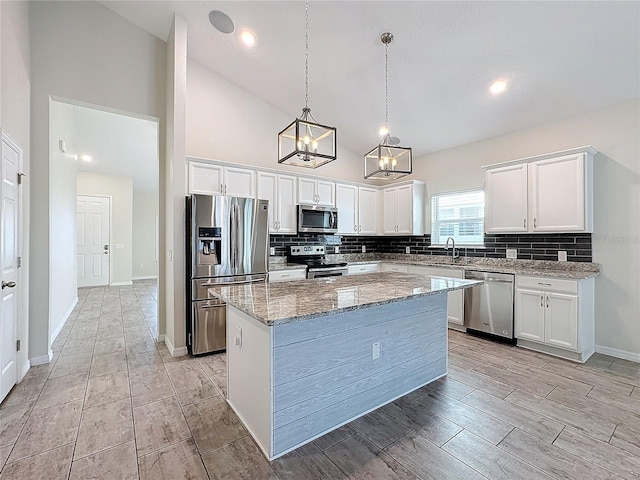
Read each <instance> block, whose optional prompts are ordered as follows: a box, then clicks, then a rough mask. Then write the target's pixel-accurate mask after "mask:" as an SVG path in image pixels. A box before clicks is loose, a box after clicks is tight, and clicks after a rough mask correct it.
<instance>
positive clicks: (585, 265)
mask: <svg viewBox="0 0 640 480" xmlns="http://www.w3.org/2000/svg"><path fill="white" fill-rule="evenodd" d="M280 258H283V259H284V262H283V261H278V260H274V257H272V260H271V262H270V264H269V268H270V270H278V269H280V268H294V267H292V266H291V265H292V264H287V263H285V262H286V258H285V257H280ZM468 258H469V263H464V259H463V258H462V257H461V258H458V259H457V261H456V263H453V264H452V263H451V257H446V256H443V255H416V254H413V255H411V254H409V255H401V254H384V253H383V254H375V253H374V254H371V253H364V254H345V255H340V254H330V255H327V260H328V261H331V262H347V263H348V264H349V265H358V264H365V263H399V264H404V265H417V266H425V267H426V266H429V267H439V268H454V269H458V270H476V271H481V272H496V273H513V274H518V275H529V276H533V277H549V278H566V279H573V280H583V279H586V278H591V277H595V276H597V275H599V274H600V265H599V264H597V263H589V262H553V261H543V260H515V259H513V260H512V259H507V258H478V257H468Z"/></svg>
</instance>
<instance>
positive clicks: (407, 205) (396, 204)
mask: <svg viewBox="0 0 640 480" xmlns="http://www.w3.org/2000/svg"><path fill="white" fill-rule="evenodd" d="M424 191H425V184H424V182H418V181H415V180H414V181H412V182H410V183H408V184H403V185H399V186H396V187H387V188H385V189H384V190H383V201H384V208H383V224H382V225H383V233H385V234H403V235H424Z"/></svg>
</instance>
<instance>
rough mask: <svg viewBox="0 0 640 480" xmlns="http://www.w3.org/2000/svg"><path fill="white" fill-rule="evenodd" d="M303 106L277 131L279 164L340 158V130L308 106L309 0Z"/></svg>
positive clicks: (301, 164) (310, 164)
mask: <svg viewBox="0 0 640 480" xmlns="http://www.w3.org/2000/svg"><path fill="white" fill-rule="evenodd" d="M304 68H305V72H304V73H305V75H304V108H303V109H302V115H301V116H300V118H296V119H295V120H294V121H293V122H291V124H290V125H289V126H288V127H287V128H285V129H284V130H282V131H281V132H280V133H279V134H278V163H284V164H286V165H295V166H297V167H307V168H316V167H319V166H321V165H324V164H326V163H329V162H332V161H334V160H335V159H336V158H337V148H336V146H337V139H336V136H337V130H336V128H335V127H329V126H327V125H322V124H320V123H318V122H317V121H316V119H315V118H313V115H311V109H310V108H309V0H306V1H305V46H304Z"/></svg>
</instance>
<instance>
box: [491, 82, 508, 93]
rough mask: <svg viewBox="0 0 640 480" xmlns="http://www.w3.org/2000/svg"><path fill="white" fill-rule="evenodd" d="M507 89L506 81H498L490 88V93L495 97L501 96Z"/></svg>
mask: <svg viewBox="0 0 640 480" xmlns="http://www.w3.org/2000/svg"><path fill="white" fill-rule="evenodd" d="M506 89H507V81H506V80H496V81H495V82H493V83H492V84H491V85H490V86H489V91H490V92H491V93H492V94H493V95H500V94H501V93H503V92H504V91H505V90H506Z"/></svg>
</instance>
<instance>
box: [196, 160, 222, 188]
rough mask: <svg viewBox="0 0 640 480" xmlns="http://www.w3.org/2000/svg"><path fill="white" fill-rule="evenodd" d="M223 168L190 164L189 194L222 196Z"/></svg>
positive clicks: (203, 164) (205, 164)
mask: <svg viewBox="0 0 640 480" xmlns="http://www.w3.org/2000/svg"><path fill="white" fill-rule="evenodd" d="M222 183H223V178H222V167H220V166H218V165H209V164H208V163H195V162H189V193H190V194H194V193H200V194H203V195H222Z"/></svg>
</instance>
